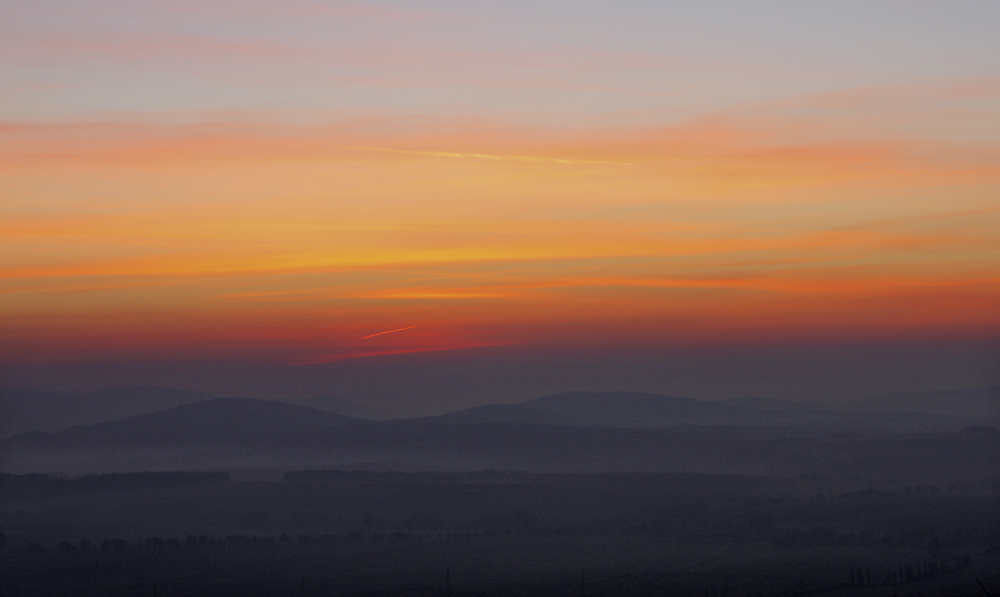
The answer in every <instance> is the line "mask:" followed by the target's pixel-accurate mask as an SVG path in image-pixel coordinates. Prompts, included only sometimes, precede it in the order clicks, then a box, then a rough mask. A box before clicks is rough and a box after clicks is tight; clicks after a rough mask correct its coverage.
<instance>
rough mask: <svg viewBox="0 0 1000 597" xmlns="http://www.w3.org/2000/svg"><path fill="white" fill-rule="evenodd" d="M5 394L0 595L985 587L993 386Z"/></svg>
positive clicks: (809, 591) (992, 550) (998, 563)
mask: <svg viewBox="0 0 1000 597" xmlns="http://www.w3.org/2000/svg"><path fill="white" fill-rule="evenodd" d="M0 396H2V403H0V404H2V405H3V409H4V410H3V412H4V413H5V414H4V419H3V430H4V436H5V437H4V439H3V440H0V454H2V457H3V461H2V466H3V470H4V473H3V475H2V476H0V490H2V495H3V497H4V499H3V501H2V503H0V508H2V509H0V530H2V532H3V539H2V541H3V547H2V550H3V556H2V559H0V567H2V570H3V575H2V577H3V581H2V583H3V584H2V585H0V590H3V591H4V594H11V595H15V594H16V595H46V594H74V595H109V594H121V595H153V594H156V595H240V594H245V595H255V594H259V595H274V594H306V595H327V594H343V595H395V594H412V595H443V594H468V595H479V594H484V593H485V594H499V595H504V594H524V595H534V594H537V595H548V594H568V595H569V594H572V595H575V594H581V593H583V594H591V595H618V594H634V595H640V594H664V595H667V594H677V595H735V596H742V595H782V596H784V595H796V596H799V595H820V594H822V595H870V594H886V595H892V594H903V595H955V596H958V595H972V594H975V593H974V592H975V591H976V590H977V589H978V586H977V583H976V579H979V580H980V581H982V582H985V583H996V582H998V581H1000V574H998V573H997V572H996V571H997V570H1000V474H998V471H1000V467H998V464H1000V434H998V432H997V425H998V416H997V415H998V413H1000V409H998V408H997V407H998V404H1000V389H998V388H976V389H967V390H956V391H953V392H931V393H920V394H912V395H890V396H879V397H872V398H870V399H867V400H865V401H863V402H859V401H843V402H836V403H815V404H808V403H800V402H793V401H787V400H775V399H764V398H746V399H736V400H722V401H714V402H713V401H702V400H695V399H690V398H683V397H673V396H662V395H656V394H643V393H608V392H567V393H562V394H556V395H551V396H544V397H540V398H537V399H533V400H529V401H526V402H523V403H518V404H494V405H486V406H481V407H474V408H470V409H465V410H459V411H455V412H450V413H446V414H443V415H438V416H432V417H421V418H410V419H389V420H371V419H363V418H360V417H352V416H347V415H346V414H342V412H345V411H346V412H352V413H357V412H359V411H361V410H363V407H361V406H360V405H357V404H352V403H350V402H347V401H344V400H331V399H329V398H321V399H314V398H307V399H303V400H290V401H269V400H260V399H248V398H224V397H213V396H209V395H205V394H197V393H192V392H181V391H178V390H172V389H167V388H157V387H140V386H130V387H113V388H106V389H104V390H100V391H97V392H92V393H90V394H86V395H82V396H67V395H59V394H54V393H42V392H31V391H28V390H4V391H3V393H2V394H0ZM67 403H72V404H75V405H79V406H80V409H79V410H78V411H73V410H71V409H69V408H63V407H62V405H63V404H67ZM90 405H92V406H90ZM306 405H309V406H306ZM861 405H863V406H861ZM317 406H319V407H323V409H322V410H321V409H320V408H315V407H317ZM337 411H341V412H337ZM74 412H76V413H79V414H76V415H74ZM74 416H75V417H77V418H75V419H74V418H73V417H74ZM157 471H159V472H157ZM184 471H187V472H184Z"/></svg>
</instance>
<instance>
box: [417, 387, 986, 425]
mask: <svg viewBox="0 0 1000 597" xmlns="http://www.w3.org/2000/svg"><path fill="white" fill-rule="evenodd" d="M883 406H884V407H883V408H882V409H879V408H877V407H873V405H870V404H869V405H866V407H868V408H867V409H866V410H862V409H858V408H851V407H850V405H849V404H844V405H842V408H840V409H834V408H832V407H831V406H830V405H823V404H810V403H804V402H794V401H790V400H778V399H772V398H755V397H748V398H734V399H728V400H721V401H717V402H710V401H706V400H697V399H694V398H683V397H678V396H664V395H659V394H647V393H641V392H563V393H560V394H552V395H550V396H543V397H541V398H535V399H532V400H528V401H526V402H521V403H518V404H490V405H486V406H479V407H475V408H469V409H464V410H459V411H455V412H451V413H447V414H445V415H440V416H437V417H431V418H432V419H434V420H437V421H441V422H450V423H460V422H461V423H525V424H537V425H571V426H582V427H625V428H652V427H671V426H678V425H732V426H786V427H814V428H826V429H831V430H832V429H837V430H842V431H848V430H849V431H861V432H870V433H935V432H943V431H957V430H959V429H962V428H963V427H967V426H969V425H975V424H978V423H987V424H994V423H995V422H997V420H998V419H1000V416H993V417H988V416H981V417H976V416H972V415H969V414H948V413H941V412H932V413H926V412H919V411H916V410H915V409H914V408H910V409H901V408H896V409H894V408H891V407H892V406H894V405H892V404H886V405H883ZM900 406H907V405H906V403H905V402H903V403H902V404H901V405H900ZM909 406H911V407H912V406H918V405H909Z"/></svg>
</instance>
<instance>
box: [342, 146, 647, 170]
mask: <svg viewBox="0 0 1000 597" xmlns="http://www.w3.org/2000/svg"><path fill="white" fill-rule="evenodd" d="M348 149H357V150H360V151H380V152H382V153H401V154H404V155H427V156H432V157H439V158H475V159H479V160H508V161H515V162H549V163H553V164H608V165H611V166H634V165H635V164H630V163H628V162H606V161H603V160H574V159H566V158H547V157H540V156H531V155H494V154H489V153H456V152H452V151H427V150H413V149H391V148H388V147H349V148H348Z"/></svg>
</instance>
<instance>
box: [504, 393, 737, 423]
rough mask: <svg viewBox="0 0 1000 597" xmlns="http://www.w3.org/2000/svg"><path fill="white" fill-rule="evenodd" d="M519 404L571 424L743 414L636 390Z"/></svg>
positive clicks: (721, 419) (729, 418)
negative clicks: (557, 416)
mask: <svg viewBox="0 0 1000 597" xmlns="http://www.w3.org/2000/svg"><path fill="white" fill-rule="evenodd" d="M521 406H525V407H528V408H531V409H535V410H539V411H542V412H546V413H552V414H555V415H559V416H561V417H562V418H563V419H564V420H565V421H566V422H568V423H570V424H574V425H592V426H598V427H659V426H662V425H678V424H685V423H689V424H720V423H732V422H734V421H735V420H738V415H739V414H742V410H741V409H738V408H735V407H732V406H728V405H725V404H719V403H717V402H707V401H704V400H696V399H694V398H680V397H677V396H662V395H659V394H644V393H639V392H563V393H560V394H552V395H551V396H543V397H541V398H535V399H534V400H528V401H527V402H524V403H522V404H521Z"/></svg>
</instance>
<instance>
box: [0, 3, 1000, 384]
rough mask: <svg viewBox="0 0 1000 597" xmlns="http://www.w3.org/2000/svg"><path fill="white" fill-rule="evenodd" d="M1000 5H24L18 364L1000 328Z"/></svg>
mask: <svg viewBox="0 0 1000 597" xmlns="http://www.w3.org/2000/svg"><path fill="white" fill-rule="evenodd" d="M997 22H1000V3H997V2H994V1H992V0H985V1H974V0H960V1H958V2H955V1H935V2H928V1H922V0H907V1H902V0H898V1H895V0H879V1H877V2H872V1H871V0H864V1H860V0H836V1H822V0H811V1H808V2H802V1H791V0H788V1H776V0H760V1H755V2H744V1H711V2H672V1H657V2H652V1H640V0H627V1H626V0H622V1H616V2H591V1H574V2H561V1H552V0H546V1H543V2H538V1H535V2H522V1H519V0H515V1H512V0H505V1H504V2H491V1H476V2H468V1H465V2H457V1H456V2H445V1H441V2H437V1H421V2H416V1H413V2H403V1H399V2H337V1H332V0H331V1H327V0H285V1H278V0H243V1H239V2H237V1H235V0H226V1H219V0H209V1H199V2H194V1H191V0H172V1H170V2H167V1H161V0H147V1H144V2H126V1H124V0H92V1H91V0H87V1H81V0H32V1H30V2H28V1H24V0H6V1H4V2H2V3H0V80H2V81H3V89H2V92H0V231H2V232H0V243H2V244H0V268H2V273H0V276H2V278H0V301H2V305H0V306H2V311H3V318H2V321H0V358H2V360H3V361H4V363H5V364H4V372H5V373H4V375H5V377H7V378H8V380H7V381H9V382H10V383H18V384H20V383H22V382H23V383H34V384H36V385H37V384H41V385H46V384H49V385H53V384H55V385H59V383H62V384H63V385H67V384H68V386H74V384H75V386H74V387H76V386H85V385H87V384H88V383H97V382H95V381H93V380H92V379H91V378H86V379H84V378H83V377H79V375H77V374H76V373H72V371H80V370H81V367H83V368H84V369H86V367H87V366H90V365H93V366H101V365H102V364H107V363H118V364H121V363H133V362H142V363H146V364H147V365H148V364H149V363H167V362H181V361H184V362H189V363H198V362H202V363H204V362H226V363H229V365H227V367H229V366H231V365H232V364H233V363H243V364H244V366H248V365H247V364H249V363H258V364H262V366H268V367H284V368H285V369H286V370H287V371H290V372H291V373H289V374H288V375H299V374H301V372H302V371H304V370H307V369H309V368H310V367H322V366H328V365H331V364H336V366H338V367H341V370H343V369H342V368H343V367H346V366H350V362H355V361H357V362H360V361H364V367H365V368H366V369H365V370H366V371H376V372H377V371H378V370H379V367H380V366H382V367H384V368H385V369H386V370H388V369H391V368H394V367H399V366H400V365H399V363H400V362H402V361H400V359H401V358H404V357H406V356H407V355H410V356H412V357H413V358H414V359H427V358H432V357H433V358H435V359H438V360H441V359H444V360H447V359H449V358H456V359H457V358H466V357H465V356H460V355H467V354H468V353H469V351H472V352H473V353H475V354H500V353H501V352H502V353H503V354H505V355H508V356H506V357H504V358H505V359H509V358H513V357H510V356H509V355H512V354H513V355H517V354H524V355H526V354H537V353H538V351H547V352H546V354H550V355H551V354H554V355H563V356H566V355H571V354H578V353H579V351H597V352H598V353H599V352H600V351H604V354H612V353H615V354H621V351H626V352H628V354H633V355H639V356H637V357H636V358H638V359H639V360H643V359H646V361H648V362H649V363H650V364H649V367H648V368H647V369H645V370H644V371H650V370H654V369H656V368H657V365H656V359H655V358H653V357H651V356H650V355H657V354H664V353H663V351H664V350H667V351H671V350H679V349H683V348H684V347H688V348H690V349H692V350H694V349H695V348H697V349H698V350H705V349H710V348H712V347H717V348H719V349H720V350H731V349H733V347H753V346H776V345H782V346H794V345H809V346H816V345H829V344H831V343H832V344H844V343H846V345H851V344H852V343H853V344H858V343H862V344H864V343H869V344H870V343H886V342H889V343H892V342H904V343H905V342H925V343H927V342H930V343H932V344H933V343H940V342H957V343H963V342H964V343H966V344H967V345H969V346H981V345H982V342H986V343H987V345H990V344H989V343H990V342H992V341H995V340H997V339H1000V36H997V35H995V33H996V31H995V29H996V23H997ZM969 343H972V344H969ZM977 343H979V344H977ZM991 346H992V345H991ZM740 350H742V349H740ZM845 350H847V349H845ZM476 351H478V352H476ZM491 351H492V352H491ZM497 351H500V352H497ZM574 351H575V352H574ZM889 352H891V351H889ZM946 352H947V351H946ZM588 354H590V353H588ZM594 354H597V353H594ZM671 354H674V353H671ZM886 354H887V356H886V355H884V356H885V359H886V362H890V361H891V360H892V356H891V354H888V353H886ZM948 354H952V353H951V352H949V353H948ZM962 354H963V355H965V356H963V357H962V359H966V360H967V358H968V351H966V352H963V353H962ZM979 356H980V357H981V358H980V360H981V361H982V362H984V363H988V362H989V360H990V359H991V358H993V356H995V355H994V354H993V353H989V354H987V353H981V354H980V355H979ZM566 358H570V357H568V356H567V357H566ZM817 358H819V357H817ZM650 359H652V360H650ZM345 362H346V363H348V364H347V365H345V364H344V363H345ZM422 362H424V361H419V360H418V361H412V362H411V365H412V363H422ZM505 362H506V361H505ZM587 362H589V361H587ZM644 362H645V361H644ZM380 363H383V365H380ZM949 363H951V361H949ZM116 366H118V365H116ZM359 366H360V365H359ZM414 366H415V367H418V368H419V366H417V365H414ZM931 366H932V367H933V365H931ZM941 366H942V367H945V368H947V367H950V366H951V365H941ZM987 368H988V367H987ZM115 370H116V371H120V370H121V369H120V367H119V369H115ZM25 372H33V373H30V374H29V373H25ZM39 372H42V373H39ZM620 372H621V371H620V370H619V373H620ZM74 375H77V376H76V377H73V376H74ZM374 375H377V373H374ZM509 375H513V376H516V374H515V373H509ZM873 375H874V373H873ZM963 375H964V377H962V378H961V380H960V381H961V383H963V384H966V383H972V384H975V383H977V381H978V382H981V383H983V384H986V383H989V382H991V379H988V378H989V377H990V376H995V375H996V372H995V370H993V369H991V370H989V371H988V372H987V373H985V374H983V375H981V376H980V377H981V379H978V378H977V377H976V375H975V374H969V375H965V374H963ZM60 376H64V377H65V378H63V377H60ZM133 377H134V376H133ZM139 377H140V378H141V376H139ZM162 377H163V375H161V376H160V377H159V378H157V380H160V381H162V379H161V378H162ZM167 377H169V376H167ZM640 377H641V375H640ZM619 378H621V376H620V375H619V376H618V377H616V379H619ZM150 379H152V378H150ZM193 379H194V378H193V377H190V376H189V377H185V376H184V375H181V376H179V377H177V376H174V379H173V381H174V382H175V383H174V385H185V384H187V385H192V384H194V385H197V383H196V382H195V381H193ZM588 379H589V378H588ZM949 379H950V381H949ZM88 380H89V381H88ZM109 380H110V381H114V380H113V379H111V378H108V379H102V381H101V383H104V382H107V381H109ZM131 381H143V379H131ZM489 381H490V377H489V375H488V374H484V375H483V376H481V377H480V378H479V381H478V383H481V384H485V383H488V382H489ZM508 381H509V380H508ZM198 383H201V382H198ZM469 383H470V384H471V383H476V382H475V380H470V381H469ZM561 383H563V385H564V386H566V388H565V389H583V388H581V387H580V386H587V384H588V383H590V382H587V381H586V379H585V378H584V377H579V378H575V380H574V378H572V376H570V378H568V379H566V380H565V381H564V382H561ZM937 383H938V385H948V384H949V383H950V384H952V385H954V384H957V383H959V380H958V378H953V379H952V378H947V376H945V377H944V378H941V379H939V380H938V382H937ZM552 385H553V384H551V383H549V384H548V385H546V387H549V386H552ZM556 385H558V384H556ZM653 385H655V384H653ZM649 387H652V386H649ZM657 387H659V386H657ZM652 389H656V388H652ZM690 390H691V392H692V393H695V394H696V393H697V388H694V387H692V388H690Z"/></svg>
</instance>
